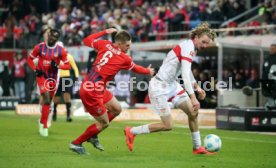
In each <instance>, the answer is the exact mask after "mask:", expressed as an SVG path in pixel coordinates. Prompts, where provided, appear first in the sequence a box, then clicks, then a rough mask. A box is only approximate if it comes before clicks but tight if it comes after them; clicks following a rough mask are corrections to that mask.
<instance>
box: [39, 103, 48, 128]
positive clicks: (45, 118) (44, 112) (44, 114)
mask: <svg viewBox="0 0 276 168" xmlns="http://www.w3.org/2000/svg"><path fill="white" fill-rule="evenodd" d="M49 112H50V105H42V114H41V118H40V123H42V124H43V126H44V128H48V126H47V121H48V116H49Z"/></svg>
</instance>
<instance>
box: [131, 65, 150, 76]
mask: <svg viewBox="0 0 276 168" xmlns="http://www.w3.org/2000/svg"><path fill="white" fill-rule="evenodd" d="M131 71H132V72H134V73H138V74H148V75H151V76H153V74H154V69H153V68H151V65H149V66H148V67H147V68H145V67H142V66H140V65H136V64H135V65H134V66H133V68H132V69H131Z"/></svg>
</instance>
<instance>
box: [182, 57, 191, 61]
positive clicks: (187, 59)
mask: <svg viewBox="0 0 276 168" xmlns="http://www.w3.org/2000/svg"><path fill="white" fill-rule="evenodd" d="M180 59H181V60H186V61H188V62H193V60H192V59H191V58H188V57H181V58H180Z"/></svg>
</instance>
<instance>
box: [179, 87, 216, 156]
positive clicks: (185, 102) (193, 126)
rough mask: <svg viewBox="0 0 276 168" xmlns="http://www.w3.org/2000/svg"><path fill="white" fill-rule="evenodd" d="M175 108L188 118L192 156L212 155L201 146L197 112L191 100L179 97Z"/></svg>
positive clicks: (185, 96)
mask: <svg viewBox="0 0 276 168" xmlns="http://www.w3.org/2000/svg"><path fill="white" fill-rule="evenodd" d="M179 97H180V98H179V99H178V102H176V103H177V104H176V106H177V107H178V108H179V109H181V110H182V111H184V112H185V113H186V114H187V116H188V123H189V128H190V131H191V136H192V143H193V153H194V154H212V153H210V152H208V151H207V150H206V149H205V148H203V147H202V146H201V138H200V132H199V129H198V111H195V110H194V109H193V105H192V102H191V100H190V99H189V98H188V99H187V95H186V93H185V95H179ZM181 97H183V98H181Z"/></svg>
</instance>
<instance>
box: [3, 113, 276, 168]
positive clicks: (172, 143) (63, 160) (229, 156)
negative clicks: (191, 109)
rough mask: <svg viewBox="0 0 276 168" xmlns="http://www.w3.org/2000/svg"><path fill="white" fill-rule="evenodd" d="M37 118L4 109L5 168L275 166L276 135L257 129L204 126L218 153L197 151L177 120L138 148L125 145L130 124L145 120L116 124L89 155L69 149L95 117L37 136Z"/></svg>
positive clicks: (55, 126)
mask: <svg viewBox="0 0 276 168" xmlns="http://www.w3.org/2000/svg"><path fill="white" fill-rule="evenodd" d="M37 120H38V117H37V116H18V115H15V113H14V111H4V112H3V111H0V167H1V168H56V167H57V168H62V167H64V168H77V167H80V168H85V167H94V168H178V167H179V168H215V167H220V168H221V167H222V168H228V167H229V168H240V167H242V168H243V167H244V168H253V167H256V168H270V167H271V168H275V167H276V135H275V134H274V135H263V134H259V133H254V132H250V133H248V132H239V131H225V130H216V129H203V128H202V129H201V137H202V139H203V138H204V136H206V135H207V134H210V133H213V134H217V135H219V136H220V137H221V139H222V149H221V151H219V152H218V153H217V154H216V155H214V156H202V155H200V156H199V155H193V154H192V144H191V136H190V132H189V130H188V128H185V127H181V126H180V125H179V124H176V125H175V126H176V127H175V128H174V129H173V130H172V131H170V132H162V133H154V134H151V135H141V136H137V137H136V139H135V145H134V151H133V152H132V153H131V152H129V151H128V149H127V147H126V145H125V137H124V134H123V129H124V127H125V126H126V125H132V126H133V125H138V124H143V123H145V122H113V123H111V125H110V126H109V128H107V129H106V130H105V131H104V132H102V133H101V134H100V135H99V137H100V141H101V143H102V144H103V145H104V147H105V151H104V152H100V151H98V150H96V149H94V148H93V147H92V145H90V144H88V143H84V146H85V148H86V151H87V152H88V154H87V155H78V154H76V153H73V152H71V151H70V150H69V149H68V147H69V143H70V141H72V140H73V139H74V138H76V137H77V136H78V135H79V134H80V133H82V132H83V131H84V130H85V129H86V127H87V126H88V125H89V124H90V123H91V122H93V121H91V120H88V119H84V118H79V119H76V118H75V119H74V121H73V122H72V123H66V122H65V119H64V117H60V118H58V121H57V122H55V123H53V125H52V127H51V128H50V131H49V137H47V138H43V137H40V136H39V134H38V128H37Z"/></svg>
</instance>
